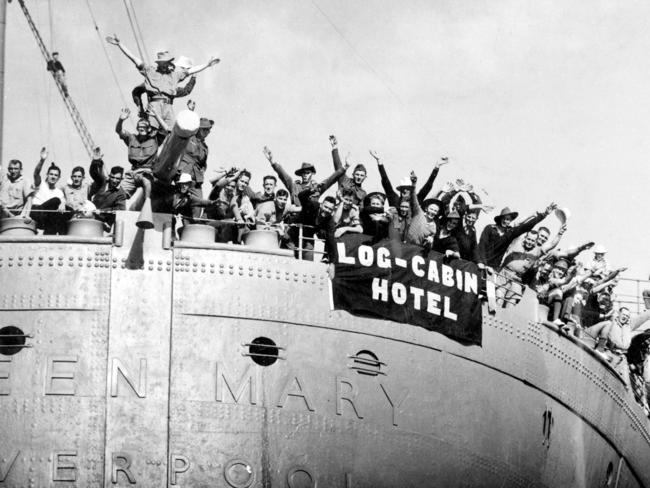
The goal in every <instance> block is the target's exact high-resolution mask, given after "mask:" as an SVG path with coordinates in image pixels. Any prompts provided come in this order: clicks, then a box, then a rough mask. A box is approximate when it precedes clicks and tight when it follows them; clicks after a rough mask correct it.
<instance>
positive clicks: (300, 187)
mask: <svg viewBox="0 0 650 488" xmlns="http://www.w3.org/2000/svg"><path fill="white" fill-rule="evenodd" d="M271 166H272V167H273V169H274V170H275V172H276V173H277V174H278V176H279V177H280V181H282V183H283V184H284V186H286V187H287V191H288V192H289V195H290V196H291V202H292V203H293V204H294V205H300V198H299V195H300V192H302V191H304V190H307V189H309V188H310V187H311V182H308V183H303V182H302V180H295V181H294V180H292V179H291V176H289V174H288V173H287V172H286V171H285V170H284V168H283V167H282V166H281V165H280V163H273V164H272V165H271ZM344 173H345V170H344V169H343V168H342V167H341V168H340V169H337V170H336V171H334V173H332V174H331V175H329V176H328V177H327V178H325V179H324V180H323V181H321V182H320V183H319V184H318V186H319V188H320V192H321V193H323V192H324V191H325V190H327V189H328V188H329V187H330V186H332V185H333V184H334V183H336V182H337V180H338V179H339V178H340V177H341V176H342V175H343V174H344Z"/></svg>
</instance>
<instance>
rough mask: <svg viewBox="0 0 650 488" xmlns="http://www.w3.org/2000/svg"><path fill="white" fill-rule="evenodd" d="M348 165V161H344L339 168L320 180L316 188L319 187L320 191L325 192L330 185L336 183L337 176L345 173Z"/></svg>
mask: <svg viewBox="0 0 650 488" xmlns="http://www.w3.org/2000/svg"><path fill="white" fill-rule="evenodd" d="M349 167H350V163H348V162H347V161H346V162H345V164H344V165H343V166H341V167H340V168H339V169H337V170H336V171H334V173H332V174H331V175H329V176H328V177H327V178H325V179H324V180H323V181H321V182H320V183H319V184H318V188H319V189H320V191H321V193H323V192H325V191H326V190H327V189H328V188H329V187H330V186H332V185H333V184H334V183H336V182H337V181H338V180H339V178H340V177H341V176H343V175H344V174H345V172H346V171H347V169H348V168H349Z"/></svg>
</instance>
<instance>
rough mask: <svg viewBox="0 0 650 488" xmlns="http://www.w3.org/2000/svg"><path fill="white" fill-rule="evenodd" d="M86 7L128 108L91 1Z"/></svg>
mask: <svg viewBox="0 0 650 488" xmlns="http://www.w3.org/2000/svg"><path fill="white" fill-rule="evenodd" d="M86 5H87V6H88V12H90V18H91V19H92V21H93V25H94V26H95V32H96V33H97V36H98V37H99V44H101V46H102V50H103V51H104V56H106V60H107V61H108V66H109V67H110V68H111V73H112V74H113V79H114V80H115V84H116V85H117V89H118V91H119V92H120V98H121V99H122V103H123V106H124V107H126V106H127V105H128V103H127V101H126V97H125V96H124V92H123V91H122V87H121V86H120V79H119V78H118V77H117V73H115V68H114V67H113V63H112V62H111V57H110V56H109V55H108V50H107V49H106V46H105V44H104V38H103V37H102V34H101V32H100V31H99V27H98V26H97V21H96V20H95V15H94V14H93V9H92V8H91V6H90V0H86Z"/></svg>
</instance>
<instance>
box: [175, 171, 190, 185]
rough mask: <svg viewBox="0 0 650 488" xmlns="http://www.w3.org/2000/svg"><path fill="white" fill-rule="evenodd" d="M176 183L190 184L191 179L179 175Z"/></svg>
mask: <svg viewBox="0 0 650 488" xmlns="http://www.w3.org/2000/svg"><path fill="white" fill-rule="evenodd" d="M178 183H179V184H180V183H192V177H191V176H190V175H189V174H187V173H181V175H180V177H179V178H178Z"/></svg>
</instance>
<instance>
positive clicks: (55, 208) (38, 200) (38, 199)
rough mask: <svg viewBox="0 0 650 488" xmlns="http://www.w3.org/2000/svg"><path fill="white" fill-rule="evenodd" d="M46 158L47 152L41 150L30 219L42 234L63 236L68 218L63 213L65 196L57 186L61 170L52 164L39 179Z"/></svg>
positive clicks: (35, 175)
mask: <svg viewBox="0 0 650 488" xmlns="http://www.w3.org/2000/svg"><path fill="white" fill-rule="evenodd" d="M46 158H47V150H46V149H45V148H43V149H41V157H40V160H39V161H38V163H37V164H36V168H35V169H34V188H37V190H36V193H34V196H33V197H32V211H31V214H30V217H31V218H32V219H34V221H35V222H36V224H37V226H38V227H39V228H41V229H43V234H46V235H52V234H65V233H66V221H67V220H68V218H69V216H66V215H65V214H64V212H65V195H64V194H63V191H62V190H61V189H60V188H59V187H58V186H57V183H58V181H59V178H60V177H61V169H60V168H59V167H58V166H57V165H56V164H54V163H52V164H51V165H50V167H49V168H48V169H47V175H46V177H45V180H44V181H43V180H42V179H41V170H42V169H43V164H44V163H45V159H46Z"/></svg>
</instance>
